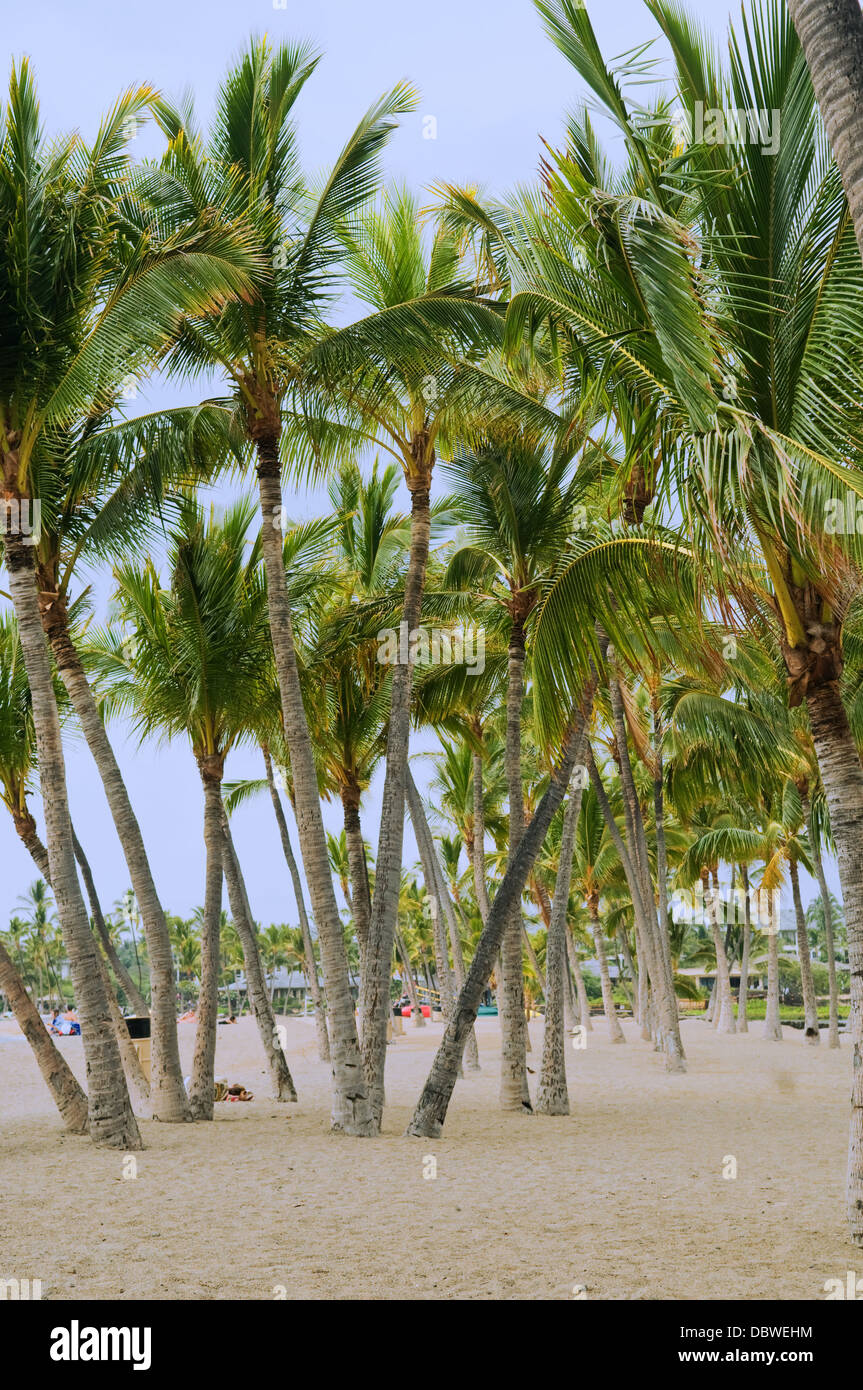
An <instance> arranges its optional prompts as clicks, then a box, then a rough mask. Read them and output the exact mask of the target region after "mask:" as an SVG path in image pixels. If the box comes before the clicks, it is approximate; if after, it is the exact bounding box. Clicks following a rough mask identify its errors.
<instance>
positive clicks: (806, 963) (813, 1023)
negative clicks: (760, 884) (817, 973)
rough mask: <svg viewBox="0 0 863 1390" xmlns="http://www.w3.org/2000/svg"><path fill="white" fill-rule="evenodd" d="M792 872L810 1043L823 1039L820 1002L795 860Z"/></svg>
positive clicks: (805, 1027)
mask: <svg viewBox="0 0 863 1390" xmlns="http://www.w3.org/2000/svg"><path fill="white" fill-rule="evenodd" d="M789 871H790V874H791V893H792V896H793V898H794V920H795V923H796V926H797V954H798V956H799V957H800V984H801V986H802V989H803V1036H804V1038H805V1040H806V1042H808V1043H819V1042H820V1041H821V1029H820V1028H819V1026H818V1004H817V1002H816V999H815V984H814V981H813V979H812V958H811V956H810V955H809V934H808V932H807V930H806V914H805V912H804V911H803V899H802V898H801V896H800V871H799V869H798V867H797V863H796V861H795V860H793V859H792V860H791V863H790V865H789Z"/></svg>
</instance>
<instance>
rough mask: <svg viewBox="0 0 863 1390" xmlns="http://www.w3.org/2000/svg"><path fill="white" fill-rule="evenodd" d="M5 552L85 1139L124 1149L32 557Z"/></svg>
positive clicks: (134, 1136) (127, 1129) (123, 1103)
mask: <svg viewBox="0 0 863 1390" xmlns="http://www.w3.org/2000/svg"><path fill="white" fill-rule="evenodd" d="M5 551H6V568H7V571H8V574H9V590H10V596H11V599H12V605H13V607H14V609H15V616H16V618H17V619H18V630H19V634H20V638H21V651H22V655H23V658H24V667H25V670H26V672H27V679H28V681H29V684H30V692H31V696H32V709H33V724H34V727H35V731H36V748H37V756H38V766H39V781H40V786H41V790H42V805H43V809H44V814H45V835H46V839H47V842H48V859H49V863H50V870H51V883H52V886H53V891H54V900H55V902H56V904H57V913H58V916H59V918H60V925H61V928H62V931H63V941H64V944H65V947H66V954H67V956H68V959H69V966H70V969H71V972H72V984H73V988H74V991H75V1002H76V1005H77V1008H78V1012H79V1015H80V1018H81V1034H82V1040H83V1044H84V1056H85V1058H86V1063H87V1077H88V1084H89V1087H90V1092H89V1097H88V1109H89V1124H90V1136H91V1138H92V1139H93V1141H94V1143H96V1144H100V1145H105V1146H106V1147H111V1148H122V1149H125V1150H126V1151H127V1152H129V1151H132V1150H134V1149H140V1148H142V1147H143V1145H142V1142H141V1135H140V1132H139V1130H138V1125H137V1121H136V1120H135V1116H134V1114H133V1112H132V1106H131V1103H130V1101H129V1092H128V1089H127V1086H126V1078H125V1076H124V1075H123V1063H122V1060H121V1057H120V1051H119V1048H118V1046H117V1039H116V1037H115V1035H114V1029H113V1025H112V1022H111V1014H110V1009H109V1007H108V1000H107V997H106V994H105V985H104V982H103V980H102V976H101V973H100V971H99V967H98V961H97V959H96V951H97V947H96V942H95V940H94V939H93V934H92V932H91V931H90V923H89V921H88V920H87V910H86V908H85V906H84V899H83V897H82V896H81V886H80V884H79V882H78V875H77V873H76V870H75V854H74V850H73V848H72V826H71V822H70V819H69V803H68V798H67V792H66V767H65V761H64V758H63V742H62V735H61V732H60V718H59V715H58V712H57V702H56V698H55V695H54V684H53V676H52V671H51V661H50V657H49V654H48V646H47V643H46V641H45V635H44V633H43V631H42V620H41V618H40V615H39V599H38V595H37V590H36V578H35V573H34V568H33V552H32V550H31V549H30V548H29V547H28V546H26V545H25V544H24V543H23V541H22V540H21V539H20V538H19V537H15V536H11V535H7V536H6V537H5Z"/></svg>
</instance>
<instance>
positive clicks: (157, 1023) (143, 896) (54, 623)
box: [40, 576, 189, 1123]
mask: <svg viewBox="0 0 863 1390" xmlns="http://www.w3.org/2000/svg"><path fill="white" fill-rule="evenodd" d="M49 582H50V581H49V578H48V576H44V577H43V581H42V587H43V588H47V587H48V586H49ZM40 606H41V612H42V626H43V628H44V630H45V633H46V636H47V637H48V641H49V642H50V644H51V650H52V652H53V653H54V659H55V661H56V663H57V669H58V671H59V672H60V676H61V679H62V681H63V684H64V686H65V687H66V690H67V692H68V694H69V699H70V700H71V702H72V707H73V709H74V710H75V714H76V715H77V718H78V722H79V724H80V725H81V729H82V731H83V733H84V737H85V739H86V740H87V746H88V748H89V749H90V752H91V754H92V756H93V761H94V762H95V764H96V767H97V769H98V772H99V776H100V778H101V780H102V785H103V787H104V789H105V797H106V799H107V802H108V807H109V809H110V812H111V817H112V819H113V821H114V827H115V829H116V831H117V838H118V839H119V841H120V845H121V848H122V850H123V856H124V858H125V860H126V866H127V868H128V870H129V877H130V879H131V881H132V888H133V890H134V893H135V898H136V899H137V903H138V907H139V909H140V912H141V920H142V922H143V926H144V935H145V937H146V941H147V953H148V957H149V963H150V987H151V1006H150V1010H149V1012H150V1014H151V1017H152V1063H151V1076H152V1085H151V1104H152V1107H153V1115H154V1117H155V1118H156V1119H158V1120H161V1121H162V1122H163V1123H167V1122H181V1121H184V1120H188V1119H189V1103H188V1098H187V1096H186V1090H185V1087H184V1085H183V1073H182V1068H181V1066H180V1046H179V1041H178V1038H177V1007H176V994H175V989H174V958H173V955H172V952H171V938H170V936H169V934H168V924H167V922H166V921H165V914H164V912H163V910H162V905H161V903H160V901H159V896H158V894H157V892H156V885H155V883H154V881H153V874H152V871H151V869H150V863H149V860H148V858H147V851H146V848H145V846H144V838H143V836H142V834H141V827H140V826H139V824H138V821H137V818H136V816H135V813H134V811H133V810H132V803H131V801H130V800H129V793H128V791H127V790H126V784H125V782H124V781H123V774H122V773H121V771H120V767H119V764H118V762H117V759H116V757H115V755H114V750H113V748H112V747H111V742H110V739H109V738H108V734H107V731H106V729H105V725H104V724H103V722H102V717H101V715H100V714H99V709H98V706H97V704H96V701H95V699H94V698H93V692H92V690H91V689H90V685H89V682H88V680H87V676H86V673H85V671H84V668H83V666H82V665H81V659H80V657H79V655H78V653H77V651H76V649H75V646H74V644H73V642H72V638H71V635H70V633H69V627H68V617H67V613H66V606H65V601H64V600H63V598H62V596H60V595H59V594H57V593H43V595H42V599H41V604H40ZM138 993H139V995H140V991H139V992H138Z"/></svg>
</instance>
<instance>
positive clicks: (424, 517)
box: [309, 189, 522, 1123]
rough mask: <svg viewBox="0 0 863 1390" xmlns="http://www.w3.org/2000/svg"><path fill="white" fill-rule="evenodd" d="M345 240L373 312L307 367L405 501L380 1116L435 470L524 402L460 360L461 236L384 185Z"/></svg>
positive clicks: (383, 881) (376, 1109)
mask: <svg viewBox="0 0 863 1390" xmlns="http://www.w3.org/2000/svg"><path fill="white" fill-rule="evenodd" d="M343 239H344V245H345V251H346V267H347V273H348V277H349V280H350V282H351V284H352V287H353V289H354V291H355V293H356V294H357V295H358V296H359V298H360V299H361V300H362V301H363V302H364V303H366V304H368V305H369V306H370V307H371V309H372V311H373V312H372V313H371V315H370V316H369V317H368V318H366V319H365V320H362V321H361V322H360V323H359V324H355V325H352V326H351V328H350V329H347V330H344V331H343V332H342V333H336V334H334V335H332V336H331V337H329V338H327V339H326V340H325V341H324V342H323V343H322V344H321V346H320V347H319V348H318V349H316V351H315V352H314V353H313V354H312V355H311V358H310V362H309V369H310V372H311V373H312V375H313V377H314V379H315V380H316V381H319V382H320V383H321V384H322V386H323V388H324V389H325V390H327V391H329V392H340V394H341V401H339V400H336V402H335V404H334V408H333V409H332V411H331V414H332V416H333V417H334V419H335V421H336V422H337V423H338V424H342V425H347V426H348V427H353V428H354V429H355V430H356V431H357V432H358V434H359V435H360V436H366V437H368V438H371V439H372V440H373V441H374V443H375V444H376V445H378V446H379V447H381V448H382V449H385V450H386V451H387V452H388V453H389V454H391V455H392V456H393V457H394V458H396V459H397V460H398V462H399V463H400V464H401V466H402V469H403V473H404V481H405V485H406V487H407V489H408V492H409V493H410V497H411V519H410V549H409V555H408V564H407V571H406V574H405V578H404V596H403V602H402V606H401V624H402V625H403V626H401V625H400V628H399V632H400V634H401V632H404V633H405V634H406V635H407V638H408V642H407V643H406V644H403V643H401V642H399V643H394V647H395V648H396V651H395V652H394V654H393V656H392V658H391V663H392V681H391V687H390V715H389V722H388V726H387V750H386V772H385V778H384V790H383V801H382V810H381V823H380V828H379V832H378V847H377V862H376V873H375V895H374V900H373V903H372V912H371V917H370V921H369V956H370V961H371V968H370V969H369V970H368V971H366V972H365V977H364V979H363V1001H362V1012H363V1040H362V1043H363V1065H364V1070H365V1075H366V1081H367V1084H368V1086H369V1094H370V1099H371V1103H372V1109H373V1113H374V1117H375V1121H376V1123H379V1122H380V1114H381V1111H382V1109H383V1076H384V1065H385V1060H386V1024H387V1017H388V1014H389V1007H390V1001H389V971H390V962H391V957H392V948H393V938H394V931H395V923H396V918H397V912H398V894H399V878H400V873H401V859H402V847H403V833H404V805H405V768H406V766H407V760H408V750H409V740H410V712H411V687H412V680H413V664H414V658H413V656H412V655H411V647H412V645H413V639H414V635H415V634H416V633H417V631H418V626H419V622H420V616H421V611H422V599H423V589H424V586H425V581H426V570H427V565H428V555H429V538H430V528H431V503H430V494H431V484H432V474H433V470H434V465H435V461H436V457H437V451H438V449H439V448H440V447H441V444H442V443H443V442H445V441H446V439H447V436H448V434H449V436H450V437H452V434H453V433H454V431H455V429H456V428H457V427H458V425H459V424H460V423H461V422H463V421H464V420H465V419H467V418H470V417H471V416H472V415H474V417H475V410H476V402H477V399H478V396H479V395H483V396H485V397H486V398H487V400H488V402H489V405H490V406H491V403H492V402H493V403H494V405H495V406H496V408H497V409H498V411H500V412H502V413H505V414H509V415H511V414H512V412H513V410H514V408H515V403H516V401H518V402H519V404H521V403H522V401H521V398H520V397H519V395H518V393H517V392H516V390H515V389H514V388H513V387H512V386H511V385H507V384H506V383H504V382H503V381H496V380H495V379H494V378H493V377H492V376H491V374H490V373H485V372H483V371H482V370H480V369H479V368H477V367H476V366H475V365H473V363H470V364H468V363H466V362H465V360H464V354H465V350H467V352H468V353H471V352H472V353H474V355H475V352H476V349H477V348H478V347H479V346H481V345H483V344H484V343H489V342H491V341H493V340H494V337H495V336H496V335H498V331H499V317H498V314H497V312H496V311H495V310H493V309H492V308H490V307H487V306H485V305H483V304H480V302H479V301H478V300H477V299H476V298H475V297H474V295H473V287H472V285H471V283H470V280H469V278H468V276H467V273H466V268H465V267H464V265H463V264H462V258H461V254H460V252H461V248H460V243H459V240H458V238H457V237H455V236H454V235H452V234H451V233H450V232H449V231H448V230H447V229H446V228H445V227H443V226H440V227H438V228H436V229H435V232H434V236H433V238H432V239H431V242H430V245H428V246H427V245H426V239H425V237H424V233H423V228H422V225H421V219H420V216H419V209H418V206H417V204H416V201H415V200H414V198H413V197H412V196H411V195H410V194H409V193H408V192H407V191H406V190H403V189H394V190H391V191H389V192H387V194H386V195H385V196H384V197H383V199H382V201H381V202H380V204H379V206H378V207H377V208H374V209H369V210H367V211H366V213H365V215H364V217H363V219H362V221H361V222H359V223H358V224H357V225H356V226H355V227H350V228H346V229H345V231H344V234H343ZM454 364H455V365H454ZM405 645H406V646H407V648H408V650H407V652H405V651H404V650H403V648H404V646H405Z"/></svg>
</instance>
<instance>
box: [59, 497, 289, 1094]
mask: <svg viewBox="0 0 863 1390" xmlns="http://www.w3.org/2000/svg"><path fill="white" fill-rule="evenodd" d="M253 515H254V505H253V503H252V502H251V501H249V500H248V499H241V500H240V501H238V502H237V503H235V504H234V505H233V506H232V507H231V508H229V509H228V511H227V512H226V513H225V515H224V517H223V518H222V519H221V520H217V519H216V517H215V516H214V515H211V517H210V519H209V524H207V522H206V520H205V517H204V513H203V511H202V509H201V508H200V507H199V506H198V504H197V502H196V501H195V500H194V498H193V497H191V496H190V497H188V498H187V499H186V501H185V502H184V504H183V506H182V509H181V514H180V518H179V521H178V523H177V525H176V527H175V528H174V529H173V530H172V532H171V535H170V546H169V552H168V564H169V566H170V571H171V584H170V588H165V587H163V586H162V584H161V582H160V580H159V576H158V573H157V571H156V568H155V565H154V564H153V562H152V561H151V562H149V563H148V564H147V565H146V567H145V568H143V569H138V568H136V567H135V566H134V565H128V564H127V565H123V566H118V567H117V569H116V571H115V574H116V586H117V587H116V603H117V606H118V610H119V613H120V617H121V622H122V627H121V626H118V627H117V628H116V629H114V630H109V631H107V632H101V633H96V634H95V635H94V637H93V638H92V639H91V641H90V642H89V643H88V647H87V651H88V653H89V654H90V656H91V658H92V660H93V662H94V665H95V666H96V667H97V669H98V671H99V672H100V674H101V675H102V676H103V677H104V678H105V679H106V681H107V687H108V688H107V695H106V708H107V709H108V710H109V711H111V712H113V711H118V710H128V711H129V713H130V714H131V715H132V716H133V719H134V722H135V725H136V727H137V728H138V729H139V731H140V733H141V736H142V737H146V736H147V735H150V734H158V735H161V736H162V737H167V738H172V737H176V736H178V735H183V736H185V737H187V738H188V739H189V741H190V743H191V746H192V752H193V754H194V756H195V760H196V762H197V765H198V771H199V773H200V776H201V781H202V786H203V793H204V843H205V846H206V880H205V898H204V907H203V917H202V927H201V992H200V999H199V1007H198V1027H197V1033H196V1040H195V1056H194V1063H193V1071H192V1085H191V1093H190V1097H191V1103H192V1110H193V1114H194V1116H195V1118H197V1119H212V1116H213V1069H214V1059H215V1046H216V1019H217V1013H218V981H219V923H220V914H221V901H222V877H223V872H225V871H227V876H228V881H229V887H230V888H231V898H232V910H233V914H234V925H235V927H236V929H237V931H238V933H239V934H240V938H241V940H242V942H243V948H244V952H245V954H246V978H247V981H248V986H249V992H250V997H251V1001H252V1006H253V1009H254V1011H255V1017H256V1020H257V1023H258V1029H259V1033H260V1036H261V1042H262V1044H263V1046H264V1050H265V1053H266V1056H267V1060H268V1063H269V1066H270V1071H271V1075H272V1078H273V1082H274V1087H275V1090H276V1094H277V1097H278V1099H280V1100H293V1099H295V1098H296V1095H295V1092H294V1087H293V1082H292V1080H291V1076H290V1071H289V1069H288V1066H287V1062H286V1060H285V1057H284V1053H283V1052H282V1049H281V1047H280V1046H279V1045H278V1038H277V1034H276V1031H275V1023H274V1019H273V1015H272V1009H271V1007H270V1006H269V1003H268V1001H267V999H266V992H265V990H264V989H263V977H262V975H261V972H260V966H259V962H258V958H257V943H256V939H255V935H254V926H253V923H251V921H250V915H249V914H247V913H246V911H245V910H244V908H245V901H244V888H243V885H242V882H241V879H240V877H239V874H238V864H237V861H236V857H235V854H234V852H233V845H232V842H231V841H230V836H229V832H228V830H227V824H226V822H225V821H224V820H223V814H224V813H223V805H222V797H221V784H222V778H223V773H224V765H225V758H226V757H227V755H228V753H229V751H230V750H231V749H232V748H233V747H234V746H235V745H236V744H237V743H238V742H241V741H243V740H247V741H248V740H250V738H251V737H252V734H251V731H250V725H249V707H250V706H251V707H254V705H255V703H256V694H255V693H256V691H257V692H261V691H262V690H263V689H264V688H265V682H266V676H267V670H268V661H269V657H268V653H269V644H268V641H267V627H266V593H265V585H264V577H263V574H262V572H261V569H260V564H259V561H260V548H259V544H258V543H256V544H254V545H253V546H252V547H251V551H250V553H249V555H248V556H247V555H246V554H245V549H246V545H247V541H248V532H249V527H250V524H251V521H252V518H253ZM226 858H227V862H226ZM256 981H257V982H259V983H260V988H259V989H257V990H256V988H255V984H256Z"/></svg>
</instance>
